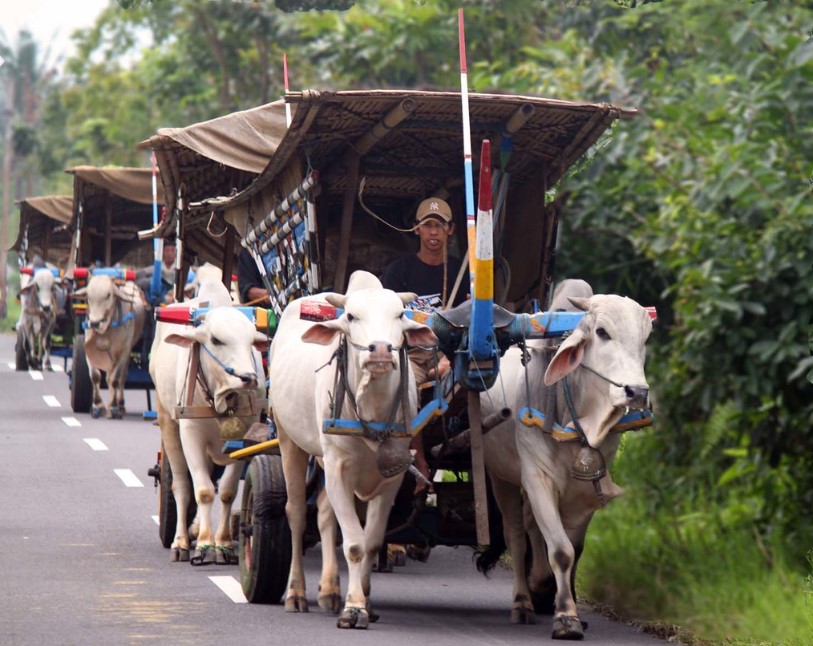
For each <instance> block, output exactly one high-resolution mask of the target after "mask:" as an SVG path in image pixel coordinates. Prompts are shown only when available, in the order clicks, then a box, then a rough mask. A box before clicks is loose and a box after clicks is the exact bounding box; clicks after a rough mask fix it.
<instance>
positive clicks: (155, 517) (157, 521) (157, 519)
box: [150, 516, 161, 527]
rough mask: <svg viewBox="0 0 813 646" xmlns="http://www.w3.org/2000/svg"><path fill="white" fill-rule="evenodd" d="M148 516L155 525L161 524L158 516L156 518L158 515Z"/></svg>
mask: <svg viewBox="0 0 813 646" xmlns="http://www.w3.org/2000/svg"><path fill="white" fill-rule="evenodd" d="M150 518H152V520H153V522H154V523H155V524H156V525H158V526H159V527H160V526H161V519H160V518H158V516H150Z"/></svg>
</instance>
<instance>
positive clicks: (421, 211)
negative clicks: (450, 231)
mask: <svg viewBox="0 0 813 646" xmlns="http://www.w3.org/2000/svg"><path fill="white" fill-rule="evenodd" d="M426 218H435V219H437V220H442V221H443V222H446V223H447V224H448V223H449V222H451V221H452V209H451V207H450V206H449V204H448V203H447V202H446V201H445V200H441V199H440V198H439V197H429V198H427V199H425V200H424V201H423V202H421V203H420V204H419V205H418V210H417V211H415V219H416V220H417V221H418V222H423V221H424V220H425V219H426Z"/></svg>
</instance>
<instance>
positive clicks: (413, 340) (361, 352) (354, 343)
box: [302, 272, 438, 378]
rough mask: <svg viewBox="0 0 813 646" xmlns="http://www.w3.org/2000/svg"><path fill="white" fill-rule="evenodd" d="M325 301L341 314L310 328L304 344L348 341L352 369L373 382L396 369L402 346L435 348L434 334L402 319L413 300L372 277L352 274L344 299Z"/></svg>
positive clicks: (333, 297)
mask: <svg viewBox="0 0 813 646" xmlns="http://www.w3.org/2000/svg"><path fill="white" fill-rule="evenodd" d="M325 298H326V299H327V301H328V302H329V303H330V304H331V305H333V306H335V307H338V308H341V309H343V310H344V313H343V314H342V315H341V316H340V317H339V318H338V319H336V320H335V321H325V322H324V323H316V324H314V325H313V326H311V327H310V328H309V329H308V331H307V332H305V333H304V334H303V335H302V340H303V341H305V342H307V343H319V344H322V345H327V344H329V343H331V342H332V341H333V339H334V337H335V336H336V335H337V334H343V335H345V337H346V338H347V341H348V348H349V350H348V352H349V356H350V357H354V360H353V362H354V364H355V368H356V369H358V370H360V371H361V373H362V374H364V375H369V376H370V377H372V378H376V377H378V376H381V375H386V374H390V373H392V371H393V370H397V369H398V368H399V363H398V361H399V359H398V351H399V350H400V349H401V347H402V346H403V345H404V344H406V345H413V346H414V345H419V346H424V347H430V346H434V345H437V343H438V339H437V337H436V336H435V334H434V332H432V330H431V329H430V328H429V327H427V326H426V325H424V324H422V323H417V322H415V321H412V320H411V319H408V318H407V317H406V316H405V315H404V305H405V304H407V303H409V302H411V301H413V300H415V298H417V296H416V295H415V294H413V293H411V292H409V293H397V294H396V293H395V292H393V291H392V290H389V289H384V288H383V287H382V286H381V283H380V282H379V281H378V279H377V278H375V276H373V275H372V274H368V273H367V272H355V273H354V274H353V277H352V278H351V280H350V286H349V287H348V290H347V295H342V294H327V295H326V296H325Z"/></svg>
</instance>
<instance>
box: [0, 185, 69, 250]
mask: <svg viewBox="0 0 813 646" xmlns="http://www.w3.org/2000/svg"><path fill="white" fill-rule="evenodd" d="M17 204H18V205H19V207H20V229H19V231H18V232H17V240H15V242H14V244H13V245H12V246H11V248H10V249H9V251H16V252H17V253H19V254H23V253H24V252H25V256H26V260H30V259H31V257H32V256H33V255H34V254H39V255H40V256H42V258H43V259H44V260H47V261H50V262H53V263H55V264H57V265H59V264H61V263H64V262H66V261H67V259H68V256H69V255H70V249H71V232H70V230H69V229H68V227H67V225H68V223H69V222H70V221H71V217H72V215H73V195H43V196H40V197H28V198H26V199H24V200H20V201H18V202H17Z"/></svg>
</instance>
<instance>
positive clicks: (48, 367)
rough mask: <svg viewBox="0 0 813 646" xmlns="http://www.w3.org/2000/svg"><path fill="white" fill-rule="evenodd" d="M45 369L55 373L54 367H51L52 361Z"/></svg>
mask: <svg viewBox="0 0 813 646" xmlns="http://www.w3.org/2000/svg"><path fill="white" fill-rule="evenodd" d="M45 369H46V370H47V371H48V372H53V371H54V368H53V366H52V365H51V362H50V361H49V362H48V363H46V364H45Z"/></svg>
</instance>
